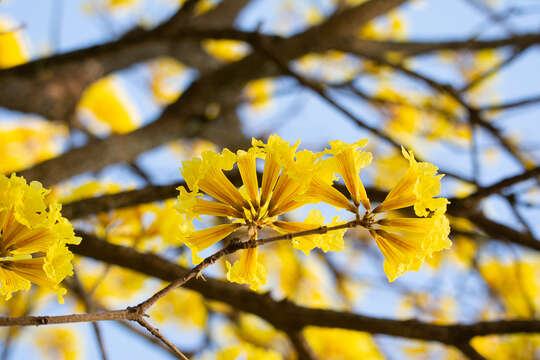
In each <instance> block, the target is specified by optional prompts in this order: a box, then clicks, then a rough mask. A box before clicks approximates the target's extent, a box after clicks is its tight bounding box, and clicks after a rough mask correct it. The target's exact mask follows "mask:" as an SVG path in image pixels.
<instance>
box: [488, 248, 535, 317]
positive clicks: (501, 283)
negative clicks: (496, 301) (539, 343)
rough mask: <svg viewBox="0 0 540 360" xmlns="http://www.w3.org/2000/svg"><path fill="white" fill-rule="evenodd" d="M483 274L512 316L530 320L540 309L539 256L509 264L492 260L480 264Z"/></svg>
mask: <svg viewBox="0 0 540 360" xmlns="http://www.w3.org/2000/svg"><path fill="white" fill-rule="evenodd" d="M480 274H481V275H482V277H483V278H484V280H485V281H486V283H487V284H488V285H489V286H490V288H491V289H492V290H494V291H496V292H497V293H499V294H500V296H501V298H502V300H503V303H504V305H505V309H506V312H507V314H508V315H509V316H512V317H522V318H528V317H531V316H533V315H534V309H536V308H538V307H539V306H540V280H539V279H540V262H539V258H538V256H536V257H532V258H528V259H524V260H520V261H514V262H511V263H507V264H501V262H500V260H498V259H490V260H488V261H486V262H484V263H482V264H481V265H480Z"/></svg>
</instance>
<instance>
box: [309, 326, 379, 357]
mask: <svg viewBox="0 0 540 360" xmlns="http://www.w3.org/2000/svg"><path fill="white" fill-rule="evenodd" d="M303 333H304V336H305V337H306V340H307V342H308V344H309V345H310V346H311V348H312V349H313V351H314V352H315V354H316V355H317V357H318V358H320V359H326V360H356V359H365V360H382V359H384V357H383V355H382V354H381V353H380V352H379V349H377V345H376V344H375V342H374V341H373V338H372V337H371V335H370V334H367V333H363V332H358V331H351V330H344V329H326V328H317V327H312V326H310V327H308V328H306V329H305V330H304V331H303Z"/></svg>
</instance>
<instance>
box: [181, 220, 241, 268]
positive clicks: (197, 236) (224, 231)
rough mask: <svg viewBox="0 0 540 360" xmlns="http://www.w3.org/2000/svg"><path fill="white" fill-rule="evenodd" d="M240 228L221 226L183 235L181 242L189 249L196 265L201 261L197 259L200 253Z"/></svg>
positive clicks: (233, 225)
mask: <svg viewBox="0 0 540 360" xmlns="http://www.w3.org/2000/svg"><path fill="white" fill-rule="evenodd" d="M240 226H242V225H241V224H238V223H234V224H222V225H217V226H213V227H211V228H208V229H203V230H197V231H194V232H188V233H187V234H185V235H184V236H185V237H184V239H183V241H184V243H185V244H186V245H187V246H188V247H189V248H190V249H191V252H192V256H193V262H194V263H196V264H198V263H200V262H201V261H202V259H201V258H199V257H198V253H199V252H200V251H202V250H204V249H206V248H209V247H210V246H212V245H214V244H215V243H217V242H218V241H221V240H223V239H224V238H225V237H226V236H228V235H230V234H231V233H232V232H233V231H235V230H237V229H238V228H239V227H240Z"/></svg>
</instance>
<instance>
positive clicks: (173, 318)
mask: <svg viewBox="0 0 540 360" xmlns="http://www.w3.org/2000/svg"><path fill="white" fill-rule="evenodd" d="M150 311H151V313H150V316H152V319H154V320H156V321H157V322H160V323H165V322H170V323H174V322H177V321H178V320H180V322H181V323H182V324H183V325H187V326H192V327H197V328H202V327H204V325H205V324H206V321H207V317H208V310H207V308H206V305H205V299H204V298H203V297H202V296H201V295H200V294H198V293H196V292H194V291H190V290H185V289H178V291H175V292H174V293H169V294H167V295H166V296H165V297H164V298H163V299H161V300H160V301H159V302H158V303H156V304H155V305H154V306H153V307H152V309H151V310H150Z"/></svg>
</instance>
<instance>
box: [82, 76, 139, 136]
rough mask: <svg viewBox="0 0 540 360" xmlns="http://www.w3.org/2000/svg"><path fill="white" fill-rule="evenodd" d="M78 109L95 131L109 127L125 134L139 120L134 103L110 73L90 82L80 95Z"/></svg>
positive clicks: (101, 130) (131, 129)
mask: <svg viewBox="0 0 540 360" xmlns="http://www.w3.org/2000/svg"><path fill="white" fill-rule="evenodd" d="M78 110H79V111H81V112H82V113H83V114H84V115H86V116H85V117H84V119H85V120H87V121H88V126H89V127H90V128H91V130H92V131H94V132H96V133H104V132H107V131H108V130H110V131H112V132H113V133H119V134H124V133H127V132H130V131H133V130H135V129H136V128H137V127H139V125H140V123H141V120H140V118H139V114H138V112H137V109H136V107H135V105H134V104H133V103H132V101H131V99H130V98H129V96H128V94H127V92H126V90H125V88H124V87H123V86H122V84H121V83H120V81H119V79H118V78H117V77H115V76H113V75H111V76H107V77H105V78H103V79H100V80H98V81H96V82H95V83H93V84H92V85H90V86H89V87H88V89H86V90H85V91H84V93H83V95H82V99H81V102H80V103H79V105H78Z"/></svg>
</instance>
